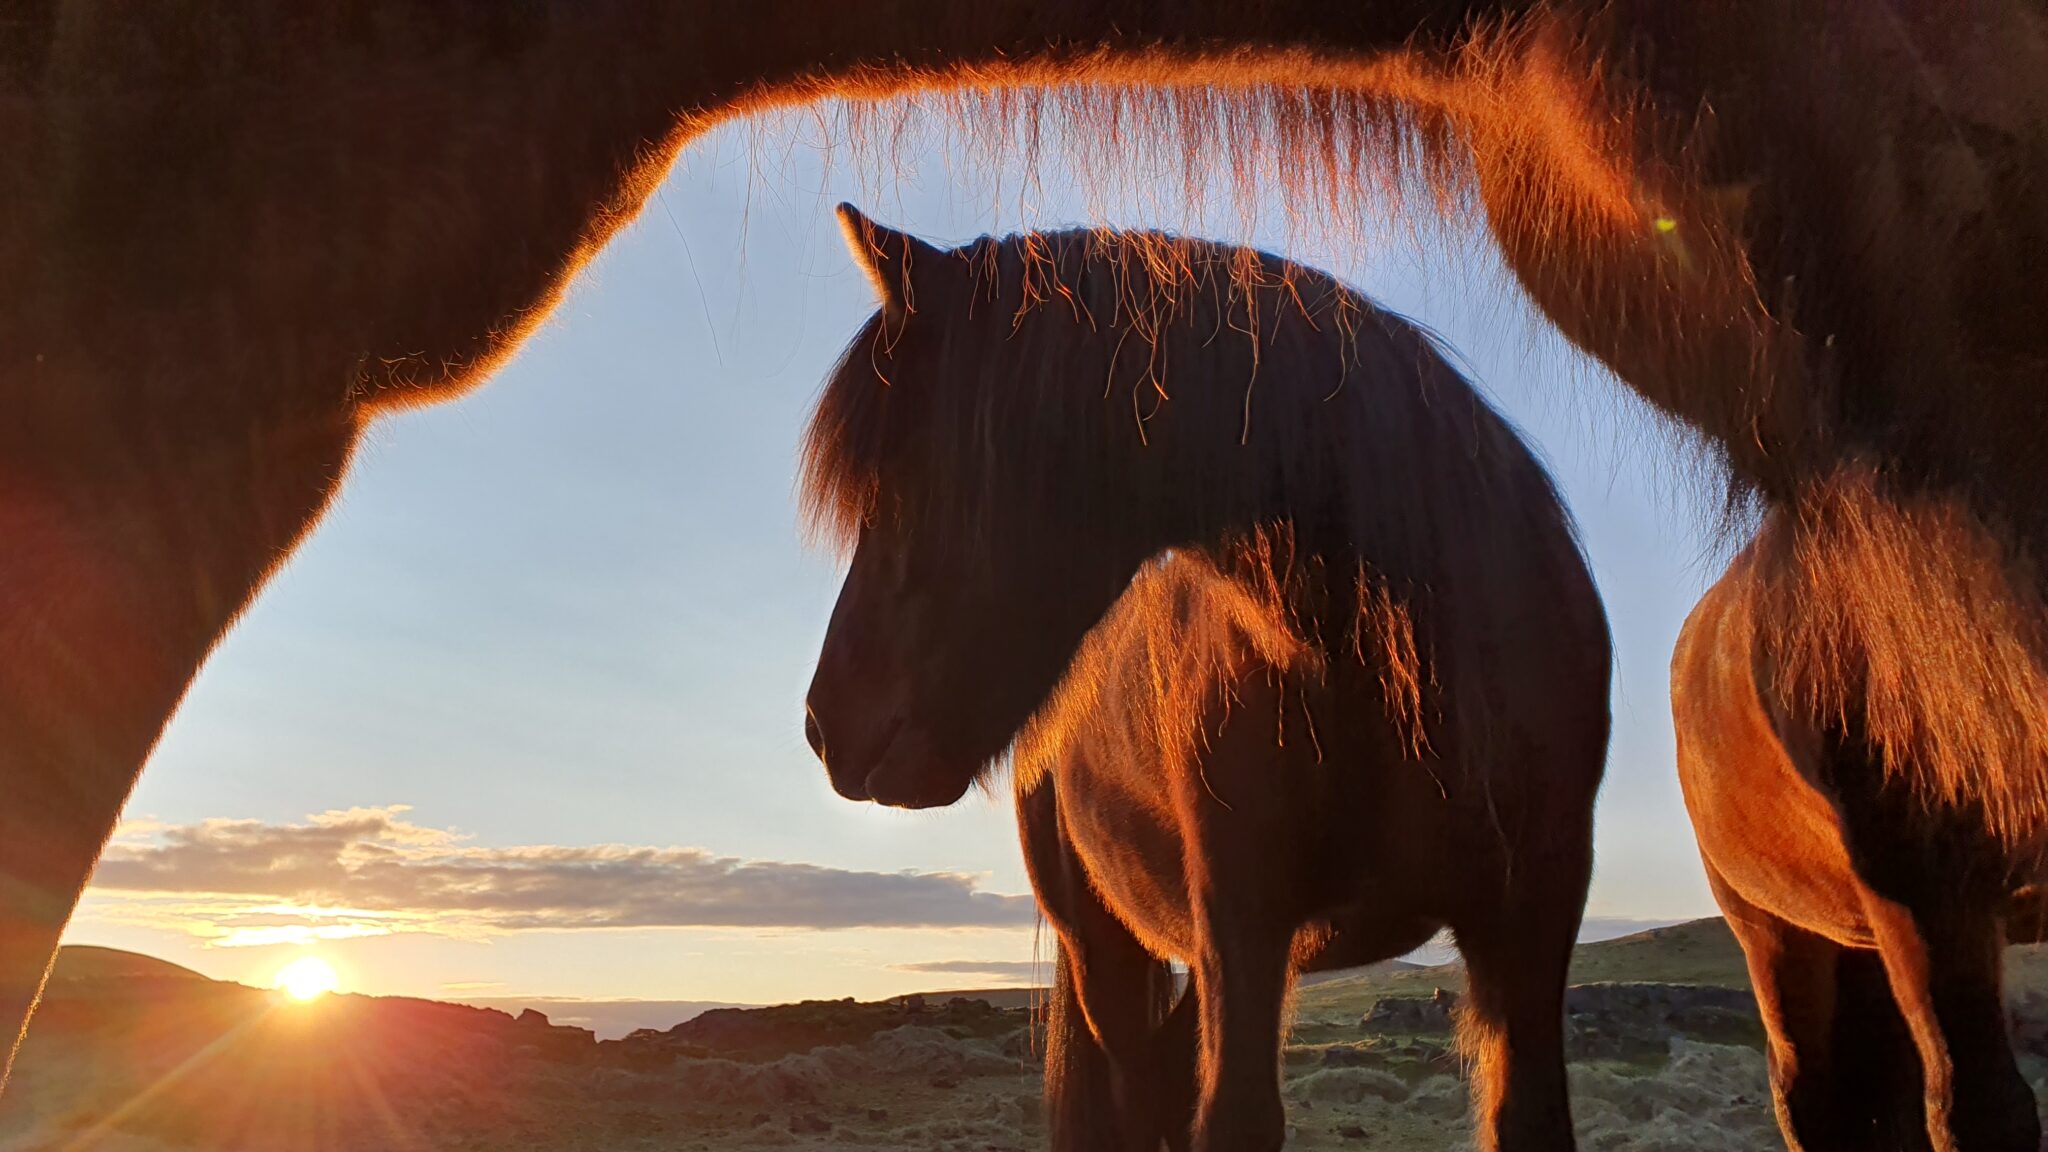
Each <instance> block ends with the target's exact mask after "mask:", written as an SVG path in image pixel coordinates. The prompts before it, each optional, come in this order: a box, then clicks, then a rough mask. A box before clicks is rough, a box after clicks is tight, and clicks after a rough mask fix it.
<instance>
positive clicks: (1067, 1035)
mask: <svg viewBox="0 0 2048 1152" xmlns="http://www.w3.org/2000/svg"><path fill="white" fill-rule="evenodd" d="M1074 980H1075V973H1074V964H1073V961H1072V960H1071V959H1069V957H1068V955H1067V948H1066V945H1065V944H1064V943H1062V944H1061V945H1060V948H1059V958H1058V959H1057V960H1055V961H1054V962H1053V979H1052V995H1051V996H1050V997H1049V998H1048V999H1047V1002H1046V1014H1045V1128H1046V1135H1047V1137H1048V1142H1047V1147H1049V1148H1050V1149H1052V1152H1094V1150H1096V1149H1103V1150H1105V1152H1106V1150H1107V1149H1110V1148H1113V1147H1115V1145H1116V1142H1117V1129H1118V1127H1119V1126H1118V1124H1117V1115H1116V1091H1115V1088H1114V1086H1113V1085H1112V1084H1111V1082H1110V1067H1109V1056H1108V1054H1107V1053H1105V1052H1103V1050H1102V1045H1101V1044H1099V1043H1097V1042H1096V1040H1095V1034H1094V1033H1093V1032H1092V1031H1090V1030H1089V1028H1088V1020H1087V1018H1086V1017H1085V1016H1083V1015H1082V1013H1081V994H1080V991H1079V990H1078V989H1077V988H1075V986H1074Z"/></svg>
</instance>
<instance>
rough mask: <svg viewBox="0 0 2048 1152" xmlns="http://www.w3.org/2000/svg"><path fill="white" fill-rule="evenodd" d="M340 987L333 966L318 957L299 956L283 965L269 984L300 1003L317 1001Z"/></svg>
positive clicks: (338, 977) (338, 978) (339, 978)
mask: <svg viewBox="0 0 2048 1152" xmlns="http://www.w3.org/2000/svg"><path fill="white" fill-rule="evenodd" d="M340 985H341V977H340V976H338V975H337V974H336V973H335V971H334V965H332V964H329V963H328V962H327V961H325V960H322V959H321V958H320V957H318V956H301V957H299V958H298V959H297V960H294V961H292V962H291V963H289V964H287V965H285V966H284V967H283V968H282V969H280V970H279V971H278V973H277V979H276V980H275V981H273V982H272V984H271V986H272V987H273V988H280V989H283V990H284V994H285V995H287V996H289V997H291V998H292V999H294V1000H298V1001H301V1002H304V1001H308V1000H317V999H319V998H320V997H322V996H325V995H326V994H328V993H329V992H332V991H334V990H335V989H336V988H337V987H339V986H340Z"/></svg>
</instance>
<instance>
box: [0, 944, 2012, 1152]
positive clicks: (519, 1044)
mask: <svg viewBox="0 0 2048 1152" xmlns="http://www.w3.org/2000/svg"><path fill="white" fill-rule="evenodd" d="M2011 961H2012V968H2013V980H2012V983H2013V986H2014V989H2015V993H2014V994H2015V997H2016V999H2017V1000H2018V1001H2019V1004H2020V1006H2021V1007H2020V1011H2019V1016H2020V1019H2021V1028H2020V1033H2019V1041H2020V1047H2021V1048H2022V1049H2023V1050H2024V1052H2025V1053H2026V1054H2025V1055H2024V1056H2023V1057H2022V1063H2023V1066H2024V1067H2025V1068H2026V1069H2027V1072H2028V1074H2029V1078H2030V1079H2031V1080H2032V1081H2034V1082H2035V1085H2036V1088H2037V1090H2038V1089H2039V1088H2040V1087H2041V1086H2042V1085H2043V1083H2044V1082H2048V999H2043V998H2041V996H2042V994H2041V992H2039V991H2036V989H2048V956H2043V955H2039V954H2037V950H2036V949H2031V948H2026V949H2015V950H2014V951H2013V953H2012V956H2011ZM58 964H59V966H58V969H57V974H56V978H55V979H54V980H53V982H52V986H51V990H50V996H49V999H48V1000H47V1001H46V1003H45V1005H44V1011H43V1013H42V1014H39V1015H38V1017H37V1020H36V1027H35V1029H34V1031H33V1033H32V1035H31V1037H30V1039H29V1042H28V1046H27V1047H26V1048H25V1049H24V1052H23V1056H22V1060H21V1063H20V1064H19V1065H18V1067H17V1073H16V1074H17V1076H18V1077H20V1079H19V1081H18V1083H17V1085H16V1088H15V1089H14V1090H11V1091H10V1092H9V1093H8V1095H7V1098H6V1099H5V1101H4V1103H0V1149H4V1150H6V1152H27V1150H29V1149H52V1148H64V1149H79V1150H81V1152H85V1150H104V1152H116V1150H118V1152H174V1150H184V1149H201V1148H205V1149H248V1150H252V1152H253V1150H255V1149H259V1148H260V1149H275V1148H280V1147H290V1148H295V1149H302V1150H305V1152H330V1150H333V1152H341V1150H350V1152H353V1150H357V1149H360V1150H363V1152H368V1150H370V1149H400V1150H402V1149H420V1150H422V1152H424V1150H426V1149H522V1150H530V1152H557V1150H560V1152H569V1150H583V1149H589V1150H597V1149H648V1150H652V1149H657V1148H659V1149H704V1150H713V1152H716V1150H725V1149H753V1148H768V1147H833V1148H851V1149H883V1148H909V1149H945V1150H949V1152H950V1150H955V1149H958V1150H963V1152H964V1150H973V1152H983V1150H985V1149H998V1150H1009V1149H1018V1150H1021V1149H1033V1148H1039V1147H1043V1145H1044V1139H1045V1137H1044V1132H1043V1128H1042V1127H1041V1125H1040V1123H1039V1120H1038V1078H1039V1069H1038V1066H1037V1064H1036V1063H1035V1059H1036V1057H1035V1052H1036V1041H1035V1038H1034V1037H1033V1036H1032V1034H1031V1032H1030V1030H1029V1028H1028V1019H1029V1015H1028V1012H1027V1011H1026V1009H1025V1008H1024V1007H1022V1004H1023V1003H1024V1001H1025V1000H1026V999H1027V998H1028V994H1025V993H1020V992H1007V993H971V994H968V996H969V997H970V998H964V999H951V998H948V997H947V996H945V995H944V994H940V995H934V996H929V997H925V998H924V1000H923V1002H922V1003H921V1004H906V1003H904V1002H901V1001H899V1002H893V1003H882V1004H856V1003H854V1002H852V1001H837V1002H829V1003H809V1004H802V1005H787V1006H783V1007H779V1008H766V1009H752V1010H743V1009H728V1010H721V1011H715V1012H710V1013H706V1014H705V1015H703V1016H700V1017H697V1018H696V1019H695V1020H693V1021H690V1022H688V1023H685V1024H682V1025H678V1026H677V1027H675V1028H672V1029H669V1030H668V1031H666V1032H653V1031H643V1032H639V1033H635V1034H634V1035H632V1036H630V1037H627V1038H626V1039H624V1040H615V1041H602V1042H600V1041H598V1040H596V1039H594V1038H593V1037H592V1035H591V1034H590V1033H589V1032H587V1031H584V1030H582V1029H576V1028H565V1027H558V1026H554V1025H550V1024H548V1023H547V1022H546V1021H545V1019H544V1018H542V1017H539V1016H537V1015H533V1016H527V1017H523V1018H516V1019H515V1018H514V1017H511V1016H508V1015H506V1014H505V1013H502V1012H495V1011H491V1010H487V1009H479V1008H470V1007H465V1006H460V1005H453V1004H439V1003H434V1002H431V1001H423V1000H407V999H399V998H379V997H363V996H334V997H328V998H327V999H325V1000H323V1001H320V1002H317V1003H315V1004H314V1005H311V1006H292V1005H282V1004H280V1003H279V1002H278V1001H277V999H276V998H275V997H274V996H273V995H272V994H271V993H267V992H263V991H259V990H256V989H252V988H247V987H243V986H241V985H238V984H225V983H220V982H216V981H212V980H207V979H205V978H204V977H201V976H198V975H196V974H194V973H190V972H187V971H185V970H184V969H181V968H177V967H175V966H172V965H169V964H164V963H162V962H159V961H154V960H149V959H147V958H145V957H139V956H131V955H128V954H125V953H118V952H109V951H107V950H104V949H89V948H88V949H66V950H65V952H64V954H63V956H62V958H61V959H60V960H59V962H58ZM1573 979H1574V981H1575V982H1576V983H1577V984H1578V986H1577V987H1575V989H1574V990H1573V992H1572V996H1571V1001H1572V1009H1573V1013H1572V1018H1571V1029H1570V1037H1571V1038H1570V1046H1571V1051H1572V1065H1571V1080H1572V1089H1573V1095H1574V1100H1573V1105H1574V1111H1575V1113H1576V1115H1577V1117H1578V1127H1579V1132H1580V1136H1581V1139H1582V1141H1583V1143H1584V1145H1585V1146H1586V1147H1587V1148H1589V1149H1597V1150H1602V1152H1651V1150H1680V1149H1684V1150H1723V1149H1725V1150H1728V1152H1735V1150H1738V1149H1740V1150H1743V1152H1747V1150H1749V1149H1755V1148H1768V1147H1775V1146H1776V1145H1777V1135H1776V1131H1775V1126H1774V1124H1773V1122H1772V1120H1771V1116H1770V1102H1769V1101H1770V1097H1769V1092H1768V1090H1767V1088H1766V1087H1765V1082H1764V1063H1763V1057H1762V1055H1761V1053H1760V1052H1759V1050H1758V1047H1757V1045H1758V1044H1759V1043H1760V1041H1761V1031H1760V1029H1759V1028H1758V1026H1757V1023H1756V1019H1755V1015H1754V1008H1753V1004H1752V1002H1751V1001H1750V999H1749V997H1748V994H1747V988H1746V985H1745V981H1744V976H1743V967H1742V960H1741V956H1740V953H1739V952H1738V951H1737V950H1736V948H1735V944H1734V941H1733V940H1732V938H1730V937H1729V935H1728V932H1727V930H1726V929H1725V928H1724V927H1723V926H1722V925H1721V923H1720V922H1719V921H1718V920H1707V921H1699V922H1696V923H1694V924H1689V925H1682V926H1680V927H1677V928H1671V929H1662V930H1659V931H1657V932H1651V933H1643V934H1641V935H1638V936H1633V937H1628V938H1625V939H1622V940H1616V941H1609V942H1605V943H1600V944H1591V945H1586V946H1583V947H1581V948H1580V949H1579V952H1578V955H1577V959H1576V961H1575V965H1574V972H1573ZM1459 983H1460V980H1459V973H1458V971H1457V969H1456V968H1454V967H1443V968H1409V967H1394V968H1391V969H1386V970H1377V971H1372V972H1368V973H1366V974H1363V975H1351V976H1341V977H1337V978H1335V979H1330V980H1326V981H1322V982H1320V983H1317V984H1316V985H1314V986H1313V987H1309V988H1307V989H1305V990H1304V991H1303V992H1302V993H1301V995H1300V997H1299V1003H1298V1020H1297V1024H1296V1027H1295V1031H1294V1037H1293V1040H1292V1042H1291V1043H1290V1045H1289V1048H1288V1052H1287V1062H1286V1080H1287V1084H1286V1098H1287V1105H1288V1121H1289V1125H1290V1128H1291V1129H1292V1138H1291V1139H1290V1142H1289V1147H1300V1148H1343V1147H1352V1148H1401V1149H1417V1150H1420V1152H1432V1150H1435V1149H1453V1148H1461V1147H1465V1146H1466V1142H1467V1138H1468V1128H1467V1125H1466V1122H1465V1118H1464V1114H1465V1088H1464V1085H1463V1083H1462V1082H1461V1081H1460V1080H1459V1078H1458V1077H1459V1069H1458V1067H1457V1062H1456V1060H1455V1058H1454V1057H1453V1056H1452V1048H1451V1044H1450V1038H1449V1035H1448V1030H1447V1027H1446V1023H1445V1018H1444V1017H1443V1016H1442V1013H1441V1009H1440V1006H1439V1005H1437V1004H1434V1003H1432V996H1433V993H1434V991H1435V989H1437V988H1439V987H1443V988H1445V989H1447V990H1449V991H1455V989H1456V988H1457V987H1458V985H1459ZM152 1085H153V1086H154V1087H152Z"/></svg>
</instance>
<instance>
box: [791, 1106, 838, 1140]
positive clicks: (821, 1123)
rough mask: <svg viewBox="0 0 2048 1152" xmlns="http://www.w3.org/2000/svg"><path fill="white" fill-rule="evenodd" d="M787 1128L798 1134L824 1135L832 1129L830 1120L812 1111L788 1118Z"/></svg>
mask: <svg viewBox="0 0 2048 1152" xmlns="http://www.w3.org/2000/svg"><path fill="white" fill-rule="evenodd" d="M789 1130H790V1131H791V1132H795V1133H798V1134H800V1135H807V1134H818V1135H824V1134H827V1133H830V1132H831V1131H832V1122H831V1121H830V1120H827V1119H825V1118H824V1117H823V1116H820V1115H818V1114H816V1113H814V1112H806V1113H804V1114H803V1115H801V1116H791V1117H790V1118H789Z"/></svg>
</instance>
